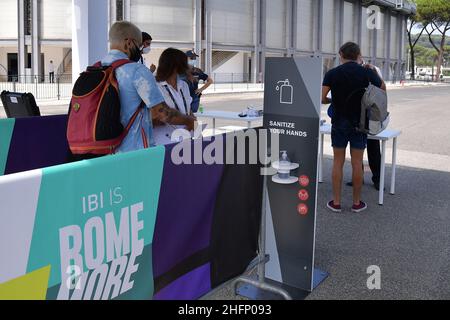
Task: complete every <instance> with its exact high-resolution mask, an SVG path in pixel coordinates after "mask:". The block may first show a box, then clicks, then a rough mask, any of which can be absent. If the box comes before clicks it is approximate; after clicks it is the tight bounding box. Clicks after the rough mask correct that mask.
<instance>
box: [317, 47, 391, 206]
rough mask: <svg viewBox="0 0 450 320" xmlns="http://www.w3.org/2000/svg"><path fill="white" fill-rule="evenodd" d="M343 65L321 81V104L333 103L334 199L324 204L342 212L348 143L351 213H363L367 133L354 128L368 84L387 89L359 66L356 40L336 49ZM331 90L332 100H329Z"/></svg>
mask: <svg viewBox="0 0 450 320" xmlns="http://www.w3.org/2000/svg"><path fill="white" fill-rule="evenodd" d="M339 54H340V57H341V62H342V64H341V65H340V66H339V67H337V68H334V69H332V70H330V71H329V72H328V73H327V74H326V75H325V78H324V80H323V87H322V103H324V104H329V103H331V102H332V103H333V119H332V124H333V127H332V132H331V140H332V143H333V150H334V164H333V194H334V199H333V200H332V201H330V202H328V204H327V207H328V208H329V209H330V210H331V211H333V212H342V206H341V190H342V176H343V167H344V163H345V152H346V148H347V145H348V144H350V151H351V157H352V168H353V207H352V211H353V212H357V213H358V212H362V211H364V210H366V209H367V204H366V203H364V202H363V201H361V190H362V185H363V176H364V172H363V169H362V168H363V156H364V150H365V149H366V147H367V135H365V134H362V133H360V132H358V131H357V130H356V128H357V127H358V124H359V121H360V117H361V99H362V96H363V94H364V89H365V88H367V87H368V86H369V83H372V84H373V85H375V86H377V87H380V88H382V89H383V90H386V85H385V83H384V81H383V80H382V79H381V78H380V77H379V76H378V74H377V73H376V72H375V71H374V70H372V69H368V68H364V67H363V66H361V65H360V64H359V63H358V61H359V60H361V49H360V48H359V46H358V45H357V44H356V43H353V42H348V43H346V44H344V45H343V46H342V47H341V49H340V50H339ZM330 91H331V94H332V98H333V100H332V101H331V99H329V98H328V97H327V96H328V93H329V92H330Z"/></svg>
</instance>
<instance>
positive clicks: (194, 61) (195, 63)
mask: <svg viewBox="0 0 450 320" xmlns="http://www.w3.org/2000/svg"><path fill="white" fill-rule="evenodd" d="M188 63H189V65H190V66H191V67H196V66H197V60H189V61H188Z"/></svg>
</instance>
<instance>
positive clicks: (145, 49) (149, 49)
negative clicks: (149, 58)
mask: <svg viewBox="0 0 450 320" xmlns="http://www.w3.org/2000/svg"><path fill="white" fill-rule="evenodd" d="M150 51H152V48H151V47H146V48H144V49H142V53H143V54H149V53H150Z"/></svg>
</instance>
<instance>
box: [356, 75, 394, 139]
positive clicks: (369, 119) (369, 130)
mask: <svg viewBox="0 0 450 320" xmlns="http://www.w3.org/2000/svg"><path fill="white" fill-rule="evenodd" d="M389 121H390V116H389V112H388V98H387V93H386V91H384V90H382V89H380V88H378V87H376V86H374V85H373V84H371V83H370V84H369V86H368V87H367V88H366V89H365V93H364V95H363V97H362V99H361V121H360V123H359V128H357V130H358V131H360V132H362V133H366V134H368V135H373V136H376V135H377V134H379V133H381V132H383V131H384V130H385V129H386V128H387V127H388V125H389Z"/></svg>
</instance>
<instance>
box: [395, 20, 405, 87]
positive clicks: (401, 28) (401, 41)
mask: <svg viewBox="0 0 450 320" xmlns="http://www.w3.org/2000/svg"><path fill="white" fill-rule="evenodd" d="M405 22H406V19H404V17H403V16H402V15H401V14H398V15H397V27H398V35H399V36H398V44H397V45H398V57H397V59H398V63H397V70H396V73H397V76H396V78H397V80H398V81H400V80H401V76H402V64H403V52H404V50H405V33H406V31H405V29H406V27H405Z"/></svg>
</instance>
